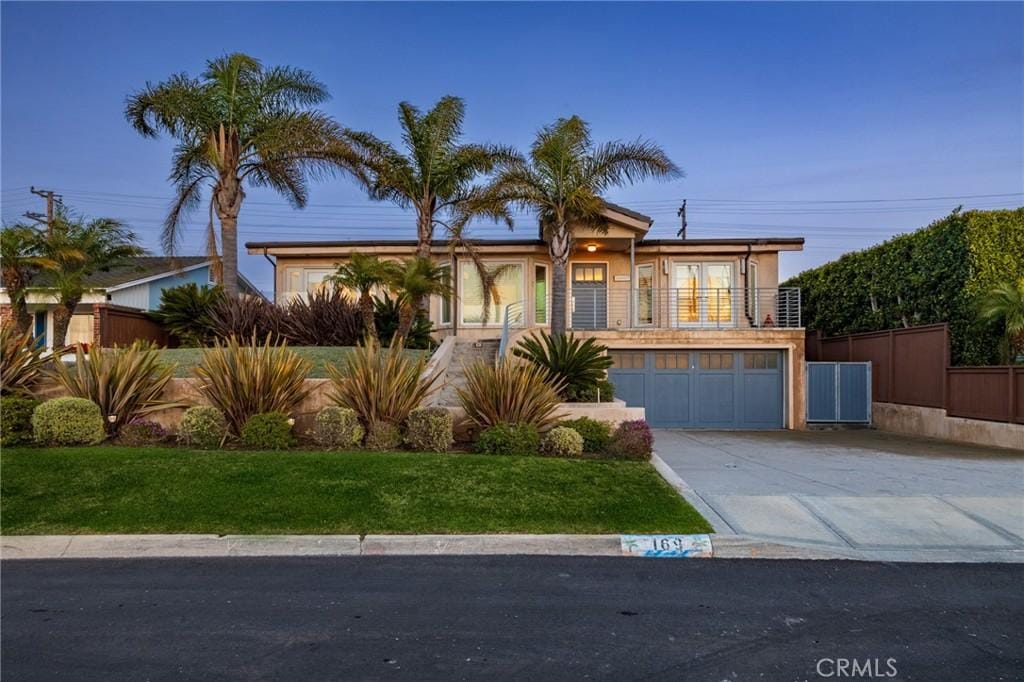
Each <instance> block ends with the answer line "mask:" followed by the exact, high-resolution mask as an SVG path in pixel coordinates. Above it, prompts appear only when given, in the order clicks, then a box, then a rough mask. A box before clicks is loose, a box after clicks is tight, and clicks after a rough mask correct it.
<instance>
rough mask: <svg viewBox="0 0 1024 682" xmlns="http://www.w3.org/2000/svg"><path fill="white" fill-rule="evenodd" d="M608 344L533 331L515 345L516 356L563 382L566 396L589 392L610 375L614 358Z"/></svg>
mask: <svg viewBox="0 0 1024 682" xmlns="http://www.w3.org/2000/svg"><path fill="white" fill-rule="evenodd" d="M607 350H608V348H607V347H606V346H604V345H602V344H600V343H598V342H597V341H595V340H594V339H585V340H584V339H578V338H576V337H575V336H573V335H572V334H548V333H546V332H540V333H539V334H531V335H530V336H528V337H526V338H525V339H523V340H522V341H520V342H519V344H518V345H517V346H516V347H515V348H513V349H512V353H513V354H514V355H515V356H516V357H520V358H523V359H525V360H528V361H529V362H530V363H531V364H533V365H536V366H537V367H540V368H542V369H543V370H544V371H546V372H547V375H548V377H549V378H551V379H552V380H553V381H556V382H558V383H559V384H560V385H561V389H560V393H561V395H562V397H564V398H572V397H573V396H579V395H584V394H586V393H587V392H588V391H589V390H591V389H593V388H594V387H595V386H598V385H600V384H601V383H602V382H603V381H605V378H606V377H607V372H608V368H609V367H611V366H612V359H611V358H610V357H608V356H607V355H606V353H605V351H607Z"/></svg>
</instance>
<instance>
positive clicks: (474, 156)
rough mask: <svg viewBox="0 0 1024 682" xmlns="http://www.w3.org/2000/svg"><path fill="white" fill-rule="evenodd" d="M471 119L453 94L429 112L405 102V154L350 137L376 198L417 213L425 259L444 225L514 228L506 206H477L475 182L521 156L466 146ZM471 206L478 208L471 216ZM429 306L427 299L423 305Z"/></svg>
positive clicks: (362, 136)
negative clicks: (483, 222) (475, 222)
mask: <svg viewBox="0 0 1024 682" xmlns="http://www.w3.org/2000/svg"><path fill="white" fill-rule="evenodd" d="M465 114H466V107H465V104H464V103H463V101H462V100H461V99H460V98H458V97H452V96H450V95H449V96H447V97H442V98H441V99H440V100H439V101H438V102H437V104H435V105H434V107H433V108H432V109H431V110H430V111H428V112H426V113H422V112H421V111H420V110H419V109H418V108H416V107H415V106H413V105H412V104H409V103H408V102H402V103H401V104H399V105H398V120H399V123H400V124H401V126H402V143H403V146H404V153H403V152H400V151H398V150H397V149H395V148H394V147H393V146H392V145H391V144H389V143H388V142H385V141H383V140H379V139H377V138H376V137H374V136H373V135H370V134H368V133H355V132H350V133H349V135H348V139H349V140H350V141H351V142H352V143H353V145H355V146H356V147H357V148H358V149H359V150H360V151H361V154H362V156H363V158H364V160H365V163H366V167H367V176H368V178H367V180H368V181H367V190H368V192H369V195H370V198H372V199H374V200H376V201H392V202H394V203H395V204H397V205H398V206H401V207H402V208H409V207H412V208H413V210H414V211H415V212H416V242H417V246H416V256H417V257H419V258H429V257H430V243H431V241H433V239H434V231H435V229H436V228H437V227H438V226H441V227H442V228H443V229H445V230H446V232H448V233H451V232H452V231H453V230H455V229H457V227H456V225H457V224H458V223H462V224H464V223H466V222H468V221H469V220H471V219H472V218H475V217H483V218H490V219H492V220H494V221H495V222H499V221H503V222H505V224H506V225H508V227H509V229H511V228H512V217H511V215H510V214H509V212H508V211H507V208H506V206H504V205H502V204H500V203H498V202H493V201H492V202H487V203H485V202H481V201H477V199H478V198H479V196H480V193H481V189H480V187H478V186H476V185H474V184H473V183H474V181H475V180H476V179H477V178H478V177H480V176H482V175H485V174H487V173H490V172H492V171H493V170H495V169H496V168H497V167H498V166H499V165H500V164H503V163H509V162H512V161H514V160H516V159H518V158H519V154H518V153H517V152H516V151H515V150H514V149H512V148H510V147H501V146H495V145H483V144H465V143H462V142H461V141H460V139H461V137H462V123H463V120H464V119H465ZM470 207H474V210H473V211H472V212H471V213H470V212H468V209H469V208H470ZM424 303H425V299H424V300H421V301H419V302H418V305H420V306H423V305H424Z"/></svg>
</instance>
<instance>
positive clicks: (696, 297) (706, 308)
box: [569, 287, 801, 330]
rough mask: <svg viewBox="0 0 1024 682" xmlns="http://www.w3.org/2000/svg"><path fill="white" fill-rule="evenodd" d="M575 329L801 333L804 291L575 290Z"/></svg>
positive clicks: (572, 313)
mask: <svg viewBox="0 0 1024 682" xmlns="http://www.w3.org/2000/svg"><path fill="white" fill-rule="evenodd" d="M570 301H571V304H570V313H569V326H570V328H571V329H580V330H582V329H688V328H693V329H775V328H799V327H800V326H801V320H800V289H798V288H796V287H784V288H778V289H776V288H773V289H767V288H758V289H754V288H684V289H654V288H641V289H625V288H623V289H615V288H611V289H600V288H595V287H585V288H584V287H577V288H574V289H573V290H572V293H571V298H570Z"/></svg>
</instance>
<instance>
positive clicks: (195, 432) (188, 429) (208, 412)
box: [178, 405, 228, 450]
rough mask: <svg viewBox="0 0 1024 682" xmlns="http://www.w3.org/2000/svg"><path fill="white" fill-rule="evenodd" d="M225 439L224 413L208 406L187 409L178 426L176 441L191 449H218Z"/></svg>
mask: <svg viewBox="0 0 1024 682" xmlns="http://www.w3.org/2000/svg"><path fill="white" fill-rule="evenodd" d="M227 437H228V423H227V420H226V419H225V418H224V413H223V412H221V411H220V410H218V409H217V408H216V407H210V406H209V405H196V406H195V407H190V408H188V409H187V410H185V414H183V415H182V416H181V423H180V424H178V441H179V442H180V443H182V444H183V445H187V446H189V447H192V448H198V449H200V450H212V449H214V448H219V447H220V446H221V445H223V444H224V440H225V439H226V438H227Z"/></svg>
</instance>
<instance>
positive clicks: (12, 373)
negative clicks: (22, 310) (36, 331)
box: [0, 321, 46, 395]
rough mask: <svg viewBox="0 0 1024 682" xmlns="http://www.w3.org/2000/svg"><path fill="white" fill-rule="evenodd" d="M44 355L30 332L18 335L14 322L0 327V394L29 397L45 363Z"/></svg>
mask: <svg viewBox="0 0 1024 682" xmlns="http://www.w3.org/2000/svg"><path fill="white" fill-rule="evenodd" d="M42 352H43V349H42V348H41V347H39V346H38V345H36V341H35V338H33V336H32V334H31V333H25V334H19V333H18V330H17V328H16V327H15V325H14V322H12V321H6V322H4V323H3V324H0V393H2V394H3V395H30V394H31V393H32V389H33V388H34V387H35V385H36V384H37V383H38V382H39V379H40V378H41V373H42V369H43V365H44V364H45V363H46V360H44V359H43V358H42V357H41V353H42Z"/></svg>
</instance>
